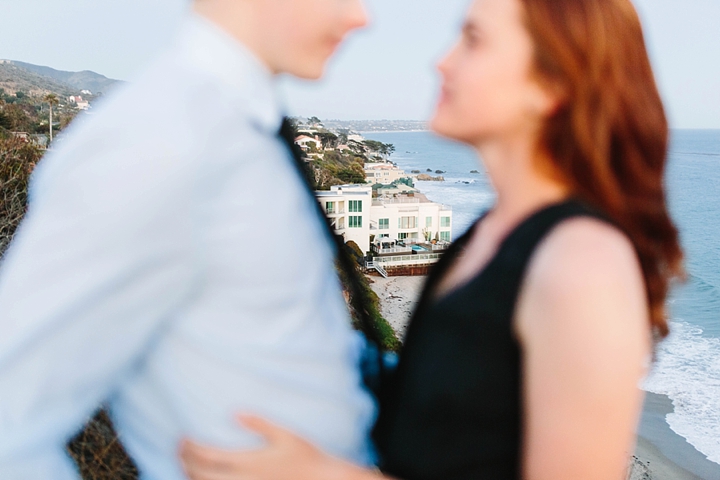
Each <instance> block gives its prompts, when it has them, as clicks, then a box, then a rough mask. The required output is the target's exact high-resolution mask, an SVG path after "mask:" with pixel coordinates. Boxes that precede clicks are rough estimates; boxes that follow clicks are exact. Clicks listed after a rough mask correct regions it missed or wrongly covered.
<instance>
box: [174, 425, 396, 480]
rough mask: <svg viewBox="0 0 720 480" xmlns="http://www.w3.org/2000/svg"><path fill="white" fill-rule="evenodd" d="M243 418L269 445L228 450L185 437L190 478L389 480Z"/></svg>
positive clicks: (185, 464)
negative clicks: (198, 442)
mask: <svg viewBox="0 0 720 480" xmlns="http://www.w3.org/2000/svg"><path fill="white" fill-rule="evenodd" d="M240 422H241V423H242V425H243V426H244V427H245V428H247V429H248V430H250V431H253V432H255V433H257V434H258V435H260V436H261V437H263V438H264V439H265V441H266V445H265V446H264V447H263V448H262V449H260V450H254V451H229V450H221V449H217V448H210V447H204V446H201V445H198V444H195V443H193V442H190V441H185V442H183V444H182V446H181V448H180V457H181V459H182V464H183V468H184V469H185V473H186V474H187V476H188V477H189V478H190V480H305V479H307V480H390V479H389V477H385V476H383V475H382V474H380V473H379V472H376V471H372V470H368V469H365V468H361V467H358V466H357V465H354V464H352V463H349V462H347V461H344V460H340V459H338V458H335V457H331V456H330V455H327V454H326V453H324V452H322V451H320V450H319V449H317V447H315V446H313V445H312V444H310V443H309V442H307V441H306V440H304V439H302V438H300V437H298V436H297V435H295V434H294V433H292V432H290V431H288V430H285V429H283V428H281V427H278V426H277V425H273V424H272V423H270V422H268V421H266V420H263V419H260V418H257V417H251V416H243V417H241V418H240Z"/></svg>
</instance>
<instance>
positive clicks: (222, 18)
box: [193, 0, 279, 75]
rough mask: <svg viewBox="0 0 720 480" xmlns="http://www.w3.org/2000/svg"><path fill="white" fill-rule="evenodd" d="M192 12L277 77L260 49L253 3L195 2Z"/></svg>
mask: <svg viewBox="0 0 720 480" xmlns="http://www.w3.org/2000/svg"><path fill="white" fill-rule="evenodd" d="M193 11H194V12H195V13H196V14H197V15H200V16H201V17H203V18H204V19H206V20H208V21H209V22H211V23H213V24H214V25H215V26H216V27H217V28H219V29H221V30H223V31H224V32H225V33H226V34H228V35H229V36H230V37H232V38H233V39H234V40H236V41H237V42H239V43H241V44H242V45H243V46H244V47H245V48H246V49H248V50H249V51H250V52H251V53H252V54H253V55H254V56H255V57H256V58H257V59H258V60H259V61H260V62H261V63H262V64H263V65H265V67H267V69H268V70H269V71H270V72H271V73H272V74H273V75H277V74H278V73H279V72H278V71H277V69H276V68H274V67H273V64H272V61H270V60H269V55H268V54H267V53H265V51H264V49H263V48H262V45H263V42H262V41H261V35H260V31H259V29H258V28H257V25H258V24H259V22H257V21H255V18H256V17H257V14H256V12H255V11H254V3H253V2H238V1H236V2H232V3H228V2H218V1H212V0H202V1H197V0H196V1H195V2H194V4H193Z"/></svg>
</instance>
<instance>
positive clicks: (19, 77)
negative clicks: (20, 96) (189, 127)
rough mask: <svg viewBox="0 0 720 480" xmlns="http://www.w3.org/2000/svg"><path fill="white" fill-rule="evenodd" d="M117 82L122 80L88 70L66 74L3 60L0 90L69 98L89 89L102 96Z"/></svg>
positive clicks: (0, 71)
mask: <svg viewBox="0 0 720 480" xmlns="http://www.w3.org/2000/svg"><path fill="white" fill-rule="evenodd" d="M117 83H119V81H118V80H113V79H110V78H107V77H106V76H104V75H100V74H99V73H95V72H91V71H87V70H86V71H83V72H65V71H62V70H55V69H54V68H50V67H43V66H39V65H33V64H30V63H25V62H17V61H14V60H0V88H4V89H5V90H6V91H8V92H15V91H24V92H27V93H47V92H53V93H56V94H60V95H63V96H67V95H72V94H75V93H78V92H80V91H81V90H89V91H91V92H92V93H93V95H98V94H102V93H106V92H107V91H109V90H110V88H111V87H112V86H113V85H115V84H117Z"/></svg>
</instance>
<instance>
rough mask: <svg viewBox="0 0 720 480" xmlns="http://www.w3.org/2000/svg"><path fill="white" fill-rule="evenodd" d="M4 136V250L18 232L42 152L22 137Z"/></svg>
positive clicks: (0, 194) (0, 176)
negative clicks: (32, 176)
mask: <svg viewBox="0 0 720 480" xmlns="http://www.w3.org/2000/svg"><path fill="white" fill-rule="evenodd" d="M2 136H3V137H5V138H2V137H0V254H2V253H3V252H4V251H5V249H6V248H7V246H8V244H9V243H10V241H11V240H12V238H13V236H14V235H15V230H16V229H17V227H18V225H19V224H20V221H21V220H22V218H23V216H24V215H25V210H26V205H27V191H28V180H29V178H30V173H31V172H32V169H33V168H34V167H35V164H36V163H37V162H38V160H40V157H41V155H42V152H41V151H40V150H39V149H38V148H36V147H34V146H33V145H32V144H29V143H27V142H25V141H23V140H21V139H19V138H13V137H12V136H9V135H7V134H3V135H2Z"/></svg>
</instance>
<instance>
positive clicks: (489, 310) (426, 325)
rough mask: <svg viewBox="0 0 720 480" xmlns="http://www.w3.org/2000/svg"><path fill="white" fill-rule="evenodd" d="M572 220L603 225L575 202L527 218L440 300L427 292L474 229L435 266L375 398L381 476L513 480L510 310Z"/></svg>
mask: <svg viewBox="0 0 720 480" xmlns="http://www.w3.org/2000/svg"><path fill="white" fill-rule="evenodd" d="M577 216H591V217H595V218H600V219H602V217H601V216H600V215H598V214H597V213H595V212H594V211H593V210H592V209H590V208H589V207H587V206H585V205H584V204H582V203H580V202H579V201H575V200H569V201H565V202H563V203H559V204H555V205H552V206H549V207H547V208H544V209H542V210H540V211H538V212H536V213H534V214H532V215H531V216H530V217H529V218H527V219H525V220H524V221H523V222H521V223H520V225H518V226H517V227H516V228H515V229H514V230H513V231H512V232H511V233H510V234H509V235H508V236H507V237H506V238H505V240H504V241H503V242H502V243H501V244H500V246H499V248H498V250H497V252H496V254H495V256H494V257H493V258H492V259H491V260H490V261H489V263H488V264H487V265H486V266H485V268H484V269H483V270H482V271H481V272H480V273H479V274H477V275H476V276H475V277H474V278H473V279H471V280H470V281H469V282H468V283H466V284H464V285H463V286H461V287H460V288H458V289H457V290H454V291H452V292H451V293H449V294H448V295H446V296H445V297H443V298H441V299H439V300H438V301H435V300H433V299H431V298H430V293H429V292H431V291H432V290H433V289H434V287H435V285H436V284H437V283H438V280H439V279H440V278H441V277H442V276H443V274H444V273H445V271H446V270H447V268H448V267H449V265H450V264H451V263H452V261H453V259H454V258H456V257H457V255H458V253H459V252H461V251H462V249H463V247H464V245H465V244H466V243H467V241H468V238H469V236H470V232H472V230H473V229H470V230H469V232H468V233H466V234H465V235H464V236H463V237H461V238H460V239H458V240H457V241H456V242H455V243H454V244H453V246H452V247H451V249H450V250H449V251H448V252H447V253H446V254H445V256H444V257H443V259H442V260H441V261H440V262H439V263H438V264H437V265H436V267H435V269H434V270H433V272H432V274H431V275H430V277H429V279H428V283H427V285H426V287H425V290H424V292H423V295H422V297H421V299H420V302H419V304H418V308H417V310H416V312H415V314H414V316H413V319H412V321H411V324H410V326H409V329H408V333H407V337H406V340H405V345H404V347H403V350H402V353H401V356H400V363H399V364H398V368H397V370H396V371H395V372H394V373H392V374H390V375H389V377H388V378H387V382H386V383H385V386H384V389H383V395H382V397H381V399H380V416H379V418H378V422H377V424H376V427H375V430H374V432H373V436H374V440H375V442H376V445H377V449H378V453H379V455H380V465H381V468H382V470H383V471H384V472H386V473H388V474H390V475H392V476H395V477H397V478H400V479H403V480H455V479H457V480H460V479H462V480H466V479H478V480H480V479H482V480H495V479H498V480H499V479H504V480H510V479H517V478H519V475H520V460H521V457H520V453H521V440H522V425H523V408H522V382H523V378H522V377H523V372H522V362H521V356H522V349H521V347H520V345H519V344H518V341H517V339H516V338H515V335H514V333H513V315H514V310H515V305H516V303H517V299H518V293H519V290H520V286H521V284H522V281H523V277H524V275H525V271H526V269H527V265H528V263H529V261H530V259H531V257H532V254H533V252H534V251H535V249H536V247H537V245H538V243H540V241H541V240H542V239H543V238H544V237H545V236H546V235H547V234H548V232H549V231H550V230H551V229H552V228H553V227H555V226H556V225H558V224H559V223H560V222H562V221H563V220H565V219H568V218H571V217H577Z"/></svg>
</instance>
